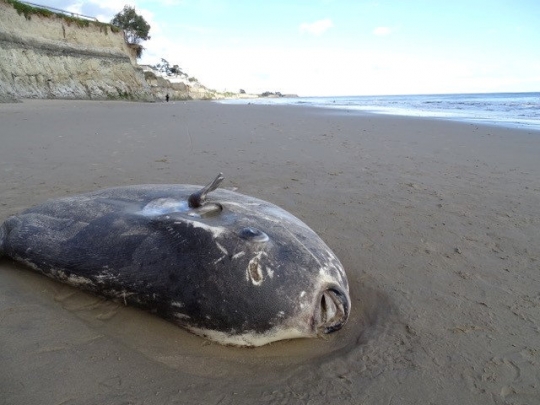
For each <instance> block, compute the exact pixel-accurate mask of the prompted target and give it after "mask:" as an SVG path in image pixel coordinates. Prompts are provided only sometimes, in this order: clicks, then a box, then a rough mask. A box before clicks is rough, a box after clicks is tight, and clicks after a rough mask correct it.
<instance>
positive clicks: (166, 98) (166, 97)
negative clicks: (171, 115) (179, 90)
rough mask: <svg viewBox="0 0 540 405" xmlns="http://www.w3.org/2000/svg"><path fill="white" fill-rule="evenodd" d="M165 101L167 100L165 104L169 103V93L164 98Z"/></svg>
mask: <svg viewBox="0 0 540 405" xmlns="http://www.w3.org/2000/svg"><path fill="white" fill-rule="evenodd" d="M165 100H167V103H168V102H169V93H167V95H166V96H165Z"/></svg>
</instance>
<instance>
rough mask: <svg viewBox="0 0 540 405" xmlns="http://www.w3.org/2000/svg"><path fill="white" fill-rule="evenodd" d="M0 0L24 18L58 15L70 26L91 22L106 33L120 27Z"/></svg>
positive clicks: (14, 0) (84, 24) (79, 25)
mask: <svg viewBox="0 0 540 405" xmlns="http://www.w3.org/2000/svg"><path fill="white" fill-rule="evenodd" d="M0 1H2V2H4V3H7V4H10V5H11V6H12V7H13V8H14V9H15V10H17V13H18V14H19V15H24V18H26V19H27V20H31V19H32V16H33V15H36V16H40V17H46V18H51V17H58V18H61V19H63V20H64V21H65V22H66V23H67V25H68V26H69V25H71V24H75V25H77V26H78V27H80V28H82V27H88V26H90V24H93V25H95V26H98V27H99V28H100V30H104V31H105V34H107V32H108V29H110V30H111V31H112V32H119V29H118V27H116V26H113V25H110V24H107V23H102V22H99V21H97V20H96V21H91V20H88V19H84V18H77V17H73V16H69V15H66V14H63V13H61V12H56V11H52V10H49V9H47V8H44V7H38V6H31V5H29V4H26V3H22V2H20V1H17V0H0Z"/></svg>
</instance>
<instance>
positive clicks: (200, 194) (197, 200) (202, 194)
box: [188, 173, 225, 208]
mask: <svg viewBox="0 0 540 405" xmlns="http://www.w3.org/2000/svg"><path fill="white" fill-rule="evenodd" d="M224 178H225V177H223V173H219V174H218V175H217V176H216V178H215V179H214V180H213V181H212V182H210V183H208V184H207V185H206V186H204V187H203V188H202V189H200V190H199V191H197V192H196V193H193V194H191V195H190V196H189V198H188V203H189V206H190V208H199V207H200V206H202V205H203V204H204V203H205V202H206V195H207V194H208V193H210V192H211V191H214V190H215V189H216V188H218V187H219V185H220V184H221V182H222V181H223V179H224Z"/></svg>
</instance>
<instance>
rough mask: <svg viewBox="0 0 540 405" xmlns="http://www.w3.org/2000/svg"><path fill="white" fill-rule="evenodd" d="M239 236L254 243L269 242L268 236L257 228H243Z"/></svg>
mask: <svg viewBox="0 0 540 405" xmlns="http://www.w3.org/2000/svg"><path fill="white" fill-rule="evenodd" d="M238 236H240V237H241V238H242V239H247V240H250V241H253V242H261V243H262V242H267V241H268V239H270V238H269V237H268V235H267V234H265V233H264V232H263V231H261V230H260V229H257V228H253V227H251V226H248V227H246V228H242V229H241V230H240V232H238Z"/></svg>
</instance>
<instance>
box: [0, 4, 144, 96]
mask: <svg viewBox="0 0 540 405" xmlns="http://www.w3.org/2000/svg"><path fill="white" fill-rule="evenodd" d="M28 17H30V18H28ZM18 98H68V99H130V100H152V99H153V95H152V93H151V91H150V87H149V85H148V84H147V83H146V81H145V79H144V75H143V72H142V70H141V69H140V68H138V67H137V66H136V63H135V56H134V54H133V51H132V50H131V49H130V48H129V46H128V45H127V44H126V43H125V41H124V36H123V33H122V32H121V31H120V32H113V31H112V30H111V29H110V27H108V26H106V25H105V24H99V23H92V22H90V23H89V24H88V25H86V24H77V23H76V22H74V21H70V20H69V19H67V20H66V19H64V18H61V17H57V16H54V15H53V16H50V17H44V16H40V15H31V16H26V17H25V16H24V15H23V14H19V13H18V12H17V10H15V9H14V8H13V7H12V5H11V4H8V3H7V2H6V1H5V0H0V101H11V100H13V99H18Z"/></svg>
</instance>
